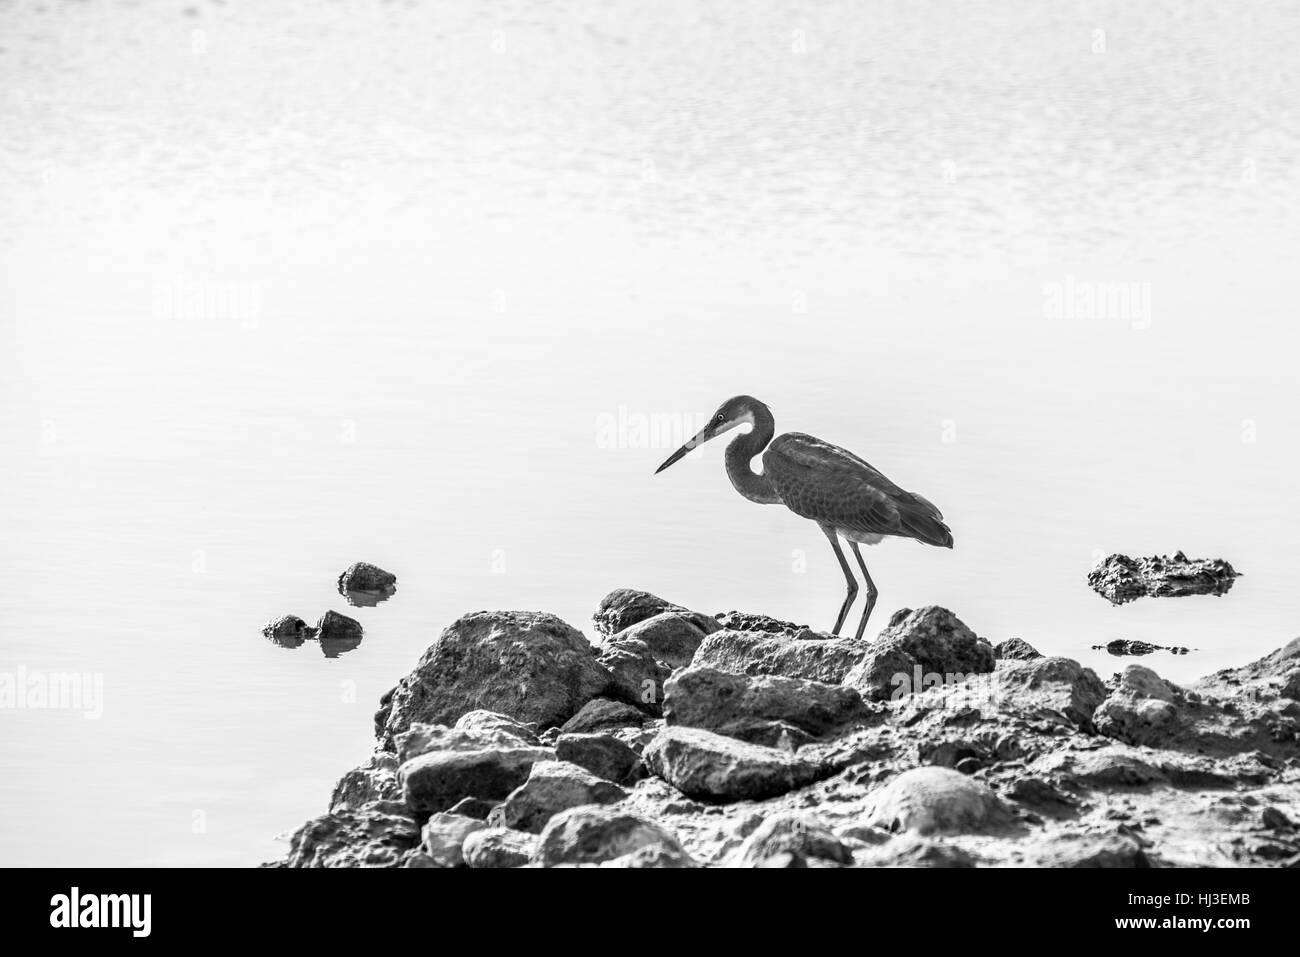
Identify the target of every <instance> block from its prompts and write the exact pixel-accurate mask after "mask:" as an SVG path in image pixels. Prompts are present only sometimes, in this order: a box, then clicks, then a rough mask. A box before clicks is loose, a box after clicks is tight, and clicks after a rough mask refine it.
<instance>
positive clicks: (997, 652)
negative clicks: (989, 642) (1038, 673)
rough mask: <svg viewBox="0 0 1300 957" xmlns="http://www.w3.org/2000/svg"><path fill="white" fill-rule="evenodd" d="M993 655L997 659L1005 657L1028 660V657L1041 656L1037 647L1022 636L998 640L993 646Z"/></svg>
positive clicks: (1000, 659)
mask: <svg viewBox="0 0 1300 957" xmlns="http://www.w3.org/2000/svg"><path fill="white" fill-rule="evenodd" d="M993 657H995V658H997V659H998V660H999V661H1002V660H1003V659H1007V658H1010V659H1016V660H1019V661H1028V660H1029V659H1030V658H1041V657H1042V655H1040V654H1039V653H1038V649H1037V648H1035V647H1034V646H1033V645H1031V644H1030V643H1029V642H1027V641H1025V640H1024V639H1023V638H1008V639H1007V640H1006V641H999V642H998V643H997V644H996V645H994V646H993Z"/></svg>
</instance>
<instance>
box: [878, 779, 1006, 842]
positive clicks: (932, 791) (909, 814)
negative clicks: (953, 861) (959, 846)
mask: <svg viewBox="0 0 1300 957" xmlns="http://www.w3.org/2000/svg"><path fill="white" fill-rule="evenodd" d="M1012 817H1013V815H1012V813H1011V811H1010V809H1009V808H1008V807H1007V806H1006V804H1005V803H1003V801H1002V799H1001V798H999V797H998V796H997V794H996V793H995V792H994V791H993V790H992V789H991V788H990V787H989V786H988V785H987V784H984V783H983V782H982V781H977V780H975V779H974V778H971V777H967V776H966V775H964V774H960V773H958V772H957V771H953V770H951V769H949V768H940V767H921V768H913V769H912V770H910V771H904V772H903V773H902V774H900V775H898V776H897V777H894V778H892V779H891V780H890V781H889V782H887V783H886V784H885V785H884V786H883V787H881V788H880V789H879V790H877V791H875V792H874V793H872V795H871V796H870V799H869V802H868V807H867V823H868V824H874V825H876V826H877V827H882V828H884V829H885V830H887V831H891V832H899V831H908V832H911V833H915V834H920V835H923V836H924V835H929V834H965V833H971V832H976V833H981V832H988V831H996V830H999V829H1003V828H1005V827H1006V826H1007V825H1008V824H1009V823H1010V822H1011V820H1012Z"/></svg>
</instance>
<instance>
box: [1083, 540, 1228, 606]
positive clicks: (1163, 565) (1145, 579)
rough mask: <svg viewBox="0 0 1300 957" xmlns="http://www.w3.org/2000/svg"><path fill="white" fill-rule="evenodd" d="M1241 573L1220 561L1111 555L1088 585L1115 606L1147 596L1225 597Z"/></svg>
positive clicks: (1091, 574) (1098, 566)
mask: <svg viewBox="0 0 1300 957" xmlns="http://www.w3.org/2000/svg"><path fill="white" fill-rule="evenodd" d="M1240 574H1241V573H1240V572H1238V571H1235V570H1234V569H1233V567H1232V566H1231V565H1230V564H1228V563H1227V562H1225V561H1224V560H1223V559H1221V558H1202V559H1191V558H1188V557H1187V556H1186V555H1184V554H1183V553H1182V552H1178V553H1177V554H1175V555H1174V557H1173V558H1170V557H1169V556H1167V555H1157V556H1153V557H1151V558H1129V557H1128V556H1127V555H1109V556H1107V557H1106V558H1105V559H1104V560H1103V561H1101V562H1099V563H1097V564H1096V565H1094V566H1093V568H1092V570H1091V571H1089V572H1088V586H1089V587H1090V588H1091V589H1092V590H1093V591H1095V592H1096V593H1097V594H1098V595H1101V596H1102V597H1103V598H1105V599H1106V600H1107V601H1109V602H1110V603H1111V604H1112V605H1122V604H1124V603H1125V602H1130V601H1134V600H1136V599H1138V598H1142V597H1145V596H1148V595H1149V596H1152V597H1156V598H1181V597H1183V596H1186V595H1226V594H1227V593H1228V590H1229V589H1230V588H1232V584H1233V582H1234V581H1235V580H1236V579H1237V578H1238V577H1239V576H1240Z"/></svg>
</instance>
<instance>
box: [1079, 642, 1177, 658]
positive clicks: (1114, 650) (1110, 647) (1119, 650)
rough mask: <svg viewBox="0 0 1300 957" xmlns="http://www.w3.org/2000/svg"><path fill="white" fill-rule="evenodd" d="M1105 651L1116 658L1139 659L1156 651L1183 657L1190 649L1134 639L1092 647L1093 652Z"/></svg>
mask: <svg viewBox="0 0 1300 957" xmlns="http://www.w3.org/2000/svg"><path fill="white" fill-rule="evenodd" d="M1103 649H1105V651H1106V652H1107V653H1109V654H1112V655H1115V656H1116V657H1117V658H1122V657H1140V656H1142V655H1151V654H1155V653H1156V652H1157V651H1167V652H1169V653H1170V654H1171V655H1185V654H1187V653H1188V652H1190V651H1191V650H1192V649H1190V648H1184V647H1182V646H1181V645H1153V644H1151V643H1150V642H1146V641H1139V640H1137V639H1135V638H1115V639H1113V640H1112V641H1108V642H1106V644H1104V645H1093V646H1092V650H1093V651H1101V650H1103Z"/></svg>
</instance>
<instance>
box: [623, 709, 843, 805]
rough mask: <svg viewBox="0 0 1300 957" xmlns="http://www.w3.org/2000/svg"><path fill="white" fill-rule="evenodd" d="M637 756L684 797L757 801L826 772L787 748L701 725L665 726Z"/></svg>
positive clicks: (826, 770)
mask: <svg viewBox="0 0 1300 957" xmlns="http://www.w3.org/2000/svg"><path fill="white" fill-rule="evenodd" d="M642 757H643V758H644V760H645V762H646V765H647V766H648V767H649V768H650V770H651V771H653V772H654V773H655V774H656V775H658V776H659V777H661V778H663V779H664V780H665V781H667V782H668V783H669V784H671V785H672V786H673V787H675V788H677V790H679V791H681V792H682V793H683V794H685V795H686V796H687V797H692V798H696V799H698V800H706V801H718V802H727V801H745V800H762V799H763V798H770V797H775V796H776V795H778V794H784V793H785V792H787V791H791V790H793V789H795V788H797V787H802V786H803V785H805V784H810V783H812V782H813V781H816V780H818V779H819V778H821V777H825V776H826V775H827V774H828V773H830V769H828V768H825V767H823V766H821V765H820V764H818V763H816V762H812V761H807V760H804V759H802V758H799V757H796V756H795V755H793V754H790V753H789V752H787V751H779V750H777V749H776V748H768V747H763V746H762V745H757V744H748V743H746V742H744V741H738V740H736V739H734V738H727V737H724V736H722V735H720V734H714V733H713V732H711V731H704V730H702V729H700V728H680V727H677V728H665V729H664V730H663V731H662V732H660V733H659V735H658V736H657V737H656V738H655V739H654V740H653V741H651V742H650V744H648V745H647V746H646V749H645V753H644V754H643V755H642Z"/></svg>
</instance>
